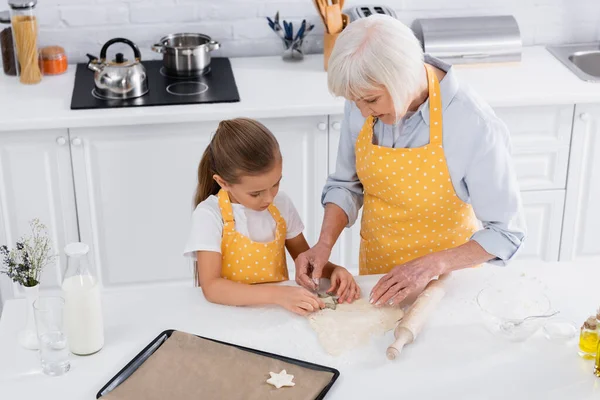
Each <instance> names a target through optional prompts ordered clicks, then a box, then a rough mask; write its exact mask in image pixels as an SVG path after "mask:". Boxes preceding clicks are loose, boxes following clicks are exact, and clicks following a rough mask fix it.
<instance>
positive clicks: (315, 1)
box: [313, 0, 327, 30]
mask: <svg viewBox="0 0 600 400" xmlns="http://www.w3.org/2000/svg"><path fill="white" fill-rule="evenodd" d="M321 1H322V0H313V4H314V5H315V8H316V9H317V14H319V17H321V21H323V25H324V26H325V29H326V30H327V20H326V19H325V9H324V8H322V6H321V4H322V3H321Z"/></svg>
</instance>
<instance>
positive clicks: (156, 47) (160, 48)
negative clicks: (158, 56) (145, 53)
mask: <svg viewBox="0 0 600 400" xmlns="http://www.w3.org/2000/svg"><path fill="white" fill-rule="evenodd" d="M152 51H154V52H156V53H163V52H164V51H165V46H163V45H162V44H159V43H154V44H153V45H152Z"/></svg>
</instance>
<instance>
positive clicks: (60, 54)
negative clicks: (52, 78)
mask: <svg viewBox="0 0 600 400" xmlns="http://www.w3.org/2000/svg"><path fill="white" fill-rule="evenodd" d="M40 58H41V60H42V73H43V74H44V75H60V74H64V73H65V72H67V67H68V64H67V55H66V54H65V49H63V48H62V47H60V46H46V47H43V48H42V49H41V50H40Z"/></svg>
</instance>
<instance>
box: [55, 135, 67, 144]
mask: <svg viewBox="0 0 600 400" xmlns="http://www.w3.org/2000/svg"><path fill="white" fill-rule="evenodd" d="M56 144H58V145H59V146H64V145H65V144H67V139H65V138H64V137H63V136H59V137H57V138H56Z"/></svg>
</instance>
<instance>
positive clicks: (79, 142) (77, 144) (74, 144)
mask: <svg viewBox="0 0 600 400" xmlns="http://www.w3.org/2000/svg"><path fill="white" fill-rule="evenodd" d="M71 144H72V145H73V146H81V139H79V138H78V137H76V138H73V140H71Z"/></svg>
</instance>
